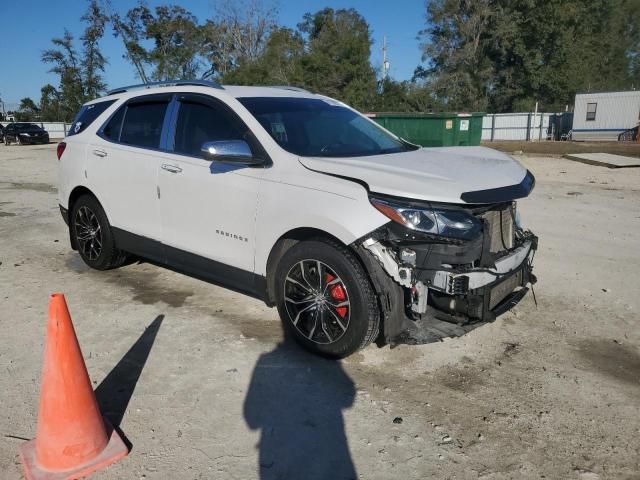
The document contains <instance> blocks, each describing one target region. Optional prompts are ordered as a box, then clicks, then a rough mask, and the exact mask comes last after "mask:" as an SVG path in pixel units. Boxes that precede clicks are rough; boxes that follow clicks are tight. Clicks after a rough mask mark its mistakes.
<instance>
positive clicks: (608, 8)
mask: <svg viewBox="0 0 640 480" xmlns="http://www.w3.org/2000/svg"><path fill="white" fill-rule="evenodd" d="M639 25H640V0H544V1H543V0H477V1H472V0H429V1H428V2H427V27H426V28H425V29H424V30H422V31H421V32H420V33H419V38H420V39H421V40H422V48H423V54H424V55H423V61H424V62H425V66H424V67H422V68H421V69H418V70H417V72H416V73H417V76H418V77H420V78H422V79H423V80H424V81H425V83H427V84H429V85H431V86H432V87H433V88H434V90H435V92H436V94H437V96H438V98H439V99H441V100H442V101H444V102H445V104H446V106H447V108H450V109H462V110H471V109H474V110H484V109H489V110H492V111H498V112H500V111H514V110H516V111H518V110H524V111H527V110H531V109H533V108H534V105H535V103H536V102H540V108H543V109H545V110H554V109H563V107H564V105H566V104H570V103H572V102H573V99H574V96H575V94H576V93H577V92H579V91H589V90H591V91H593V90H618V89H630V88H633V86H634V85H635V84H638V83H640V82H639V80H640V79H639V77H638V74H639V73H640V71H639V67H638V65H639V56H638V53H639V52H640V47H639V46H640V26H639Z"/></svg>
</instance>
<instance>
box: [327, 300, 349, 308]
mask: <svg viewBox="0 0 640 480" xmlns="http://www.w3.org/2000/svg"><path fill="white" fill-rule="evenodd" d="M327 304H328V305H331V306H332V307H334V308H340V307H348V306H349V304H350V302H349V301H348V300H344V301H342V302H338V303H333V302H332V301H331V299H330V298H327Z"/></svg>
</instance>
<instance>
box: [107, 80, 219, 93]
mask: <svg viewBox="0 0 640 480" xmlns="http://www.w3.org/2000/svg"><path fill="white" fill-rule="evenodd" d="M178 85H194V86H197V87H211V88H219V89H221V90H224V88H223V87H222V85H220V84H219V83H217V82H212V81H210V80H167V81H164V82H149V83H140V84H138V85H129V86H128V87H120V88H114V89H113V90H109V91H108V92H107V95H114V94H116V93H124V92H128V91H130V90H140V89H143V88H153V87H175V86H178Z"/></svg>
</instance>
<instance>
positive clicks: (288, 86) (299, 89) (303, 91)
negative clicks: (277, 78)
mask: <svg viewBox="0 0 640 480" xmlns="http://www.w3.org/2000/svg"><path fill="white" fill-rule="evenodd" d="M264 86H265V87H267V88H281V89H283V90H291V91H293V92H302V93H311V92H310V91H309V90H305V89H304V88H300V87H294V86H291V85H264Z"/></svg>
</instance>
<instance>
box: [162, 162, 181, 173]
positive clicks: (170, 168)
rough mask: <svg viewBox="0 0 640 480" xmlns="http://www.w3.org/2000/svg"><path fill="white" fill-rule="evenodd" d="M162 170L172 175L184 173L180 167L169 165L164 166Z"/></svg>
mask: <svg viewBox="0 0 640 480" xmlns="http://www.w3.org/2000/svg"><path fill="white" fill-rule="evenodd" d="M162 169H163V170H166V171H167V172H171V173H180V172H181V171H182V169H181V168H180V167H176V166H175V165H169V164H167V163H165V164H163V165H162Z"/></svg>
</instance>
